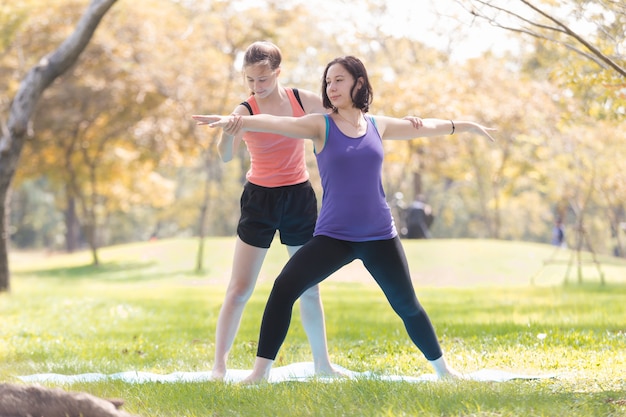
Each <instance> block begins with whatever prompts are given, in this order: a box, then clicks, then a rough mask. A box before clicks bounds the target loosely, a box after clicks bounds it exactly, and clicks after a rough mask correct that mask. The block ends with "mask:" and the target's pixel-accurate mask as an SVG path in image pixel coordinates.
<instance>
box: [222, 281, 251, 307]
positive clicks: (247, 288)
mask: <svg viewBox="0 0 626 417" xmlns="http://www.w3.org/2000/svg"><path fill="white" fill-rule="evenodd" d="M253 291H254V285H231V286H229V287H228V290H227V291H226V299H227V300H230V301H231V302H232V303H236V304H245V303H247V302H248V300H249V299H250V297H251V296H252V292H253Z"/></svg>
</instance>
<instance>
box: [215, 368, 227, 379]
mask: <svg viewBox="0 0 626 417" xmlns="http://www.w3.org/2000/svg"><path fill="white" fill-rule="evenodd" d="M225 377H226V369H216V368H213V370H212V371H211V381H223V380H224V378H225Z"/></svg>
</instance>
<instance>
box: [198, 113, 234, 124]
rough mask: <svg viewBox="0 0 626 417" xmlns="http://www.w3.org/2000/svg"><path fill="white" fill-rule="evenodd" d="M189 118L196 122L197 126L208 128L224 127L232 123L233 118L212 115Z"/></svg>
mask: <svg viewBox="0 0 626 417" xmlns="http://www.w3.org/2000/svg"><path fill="white" fill-rule="evenodd" d="M191 118H192V119H194V120H195V121H196V122H198V123H196V124H197V125H209V127H225V126H228V124H229V123H232V121H233V120H232V119H233V116H219V115H214V114H208V115H201V114H194V115H193V116H191Z"/></svg>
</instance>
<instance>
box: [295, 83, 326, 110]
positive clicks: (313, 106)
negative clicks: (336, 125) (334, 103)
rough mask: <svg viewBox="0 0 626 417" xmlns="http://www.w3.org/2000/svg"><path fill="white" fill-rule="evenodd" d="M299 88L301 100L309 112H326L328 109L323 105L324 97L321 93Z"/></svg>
mask: <svg viewBox="0 0 626 417" xmlns="http://www.w3.org/2000/svg"><path fill="white" fill-rule="evenodd" d="M297 90H298V95H299V96H300V101H302V105H303V106H304V110H305V111H306V112H307V113H326V112H327V110H326V109H324V106H323V105H322V99H321V97H320V96H319V94H315V93H314V92H312V91H309V90H302V89H300V88H298V89H297Z"/></svg>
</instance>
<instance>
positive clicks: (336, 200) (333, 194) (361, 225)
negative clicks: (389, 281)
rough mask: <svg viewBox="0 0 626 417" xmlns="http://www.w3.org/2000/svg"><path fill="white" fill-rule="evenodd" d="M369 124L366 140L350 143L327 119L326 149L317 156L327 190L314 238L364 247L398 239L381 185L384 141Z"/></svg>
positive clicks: (359, 138)
mask: <svg viewBox="0 0 626 417" xmlns="http://www.w3.org/2000/svg"><path fill="white" fill-rule="evenodd" d="M365 120H367V131H366V133H365V135H363V136H361V137H358V138H351V137H349V136H346V135H344V134H343V133H341V131H340V130H339V128H338V127H337V125H336V124H335V122H334V121H333V119H332V118H331V117H329V116H328V115H326V144H325V145H324V148H323V149H322V151H321V152H319V153H316V154H315V156H316V158H317V166H318V169H319V172H320V177H321V180H322V189H323V195H322V208H321V209H320V213H319V217H318V219H317V224H316V225H315V233H314V235H315V236H317V235H324V236H329V237H332V238H335V239H341V240H348V241H351V242H364V241H368V240H383V239H391V238H393V237H395V236H396V235H397V232H396V227H395V225H394V222H393V217H392V215H391V209H390V208H389V205H388V204H387V200H386V199H385V192H384V190H383V185H382V165H383V157H384V151H383V144H382V139H381V137H380V135H379V133H378V130H377V129H376V126H375V125H374V122H373V120H372V119H371V118H370V117H367V116H366V117H365Z"/></svg>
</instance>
